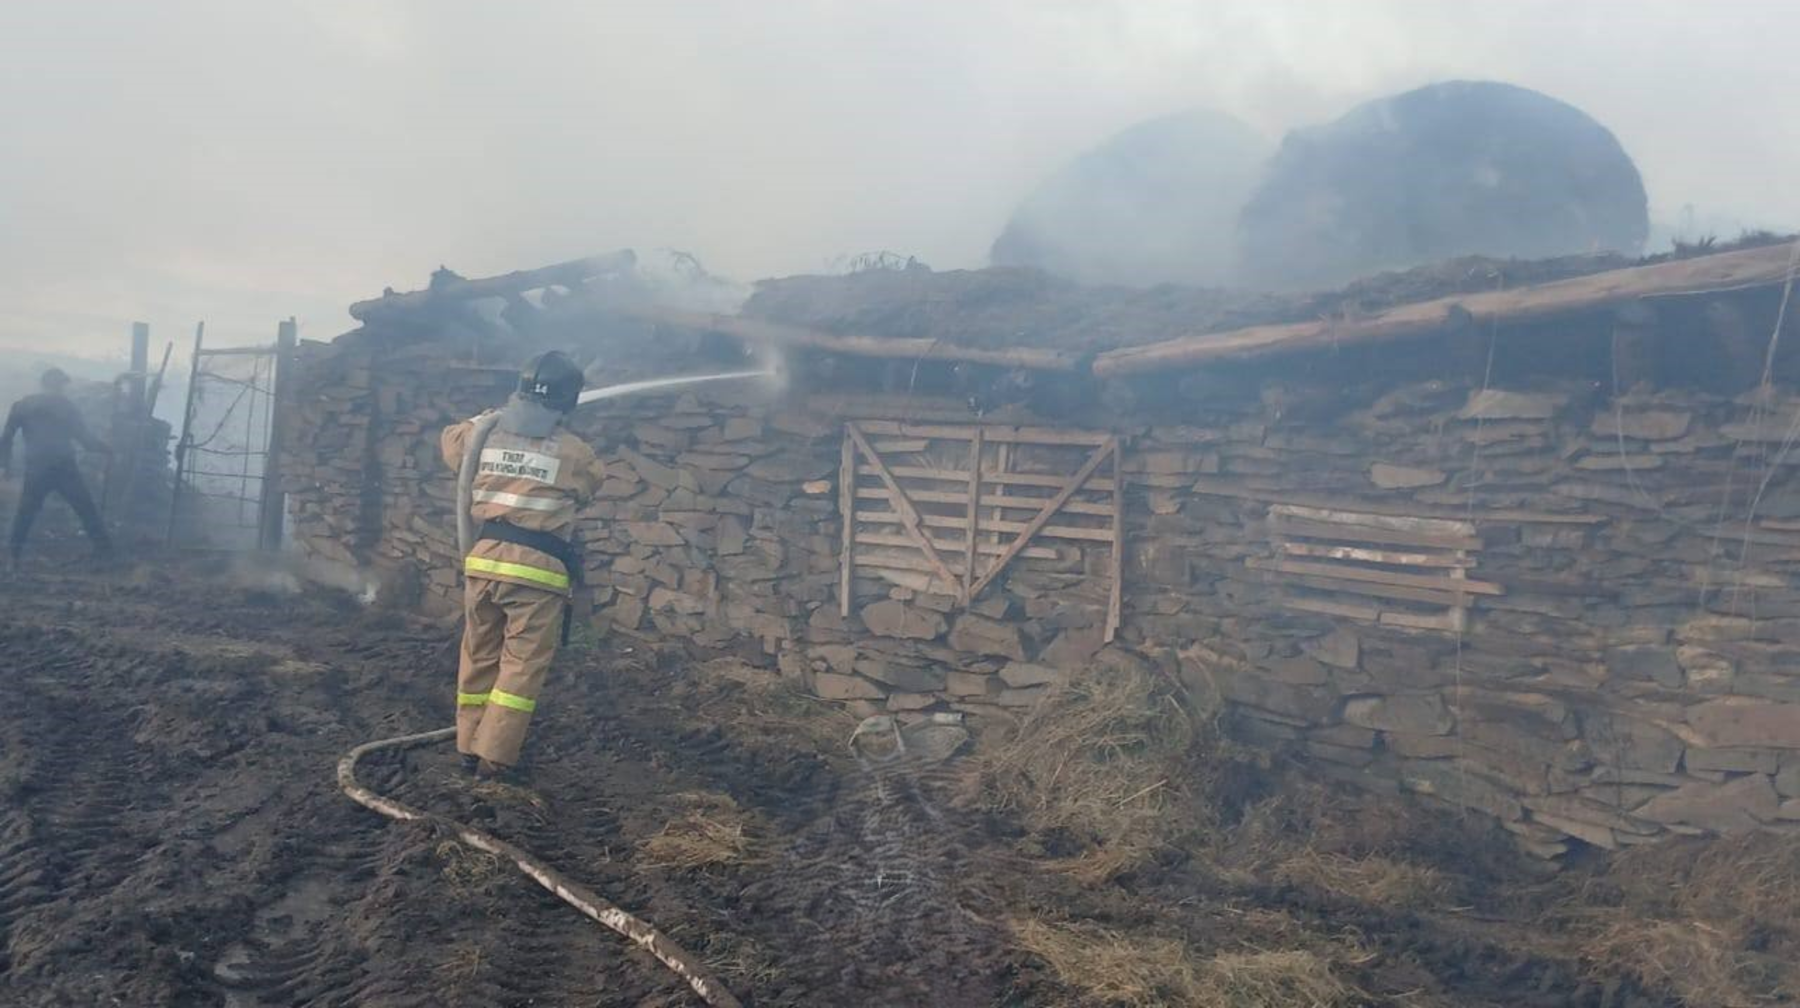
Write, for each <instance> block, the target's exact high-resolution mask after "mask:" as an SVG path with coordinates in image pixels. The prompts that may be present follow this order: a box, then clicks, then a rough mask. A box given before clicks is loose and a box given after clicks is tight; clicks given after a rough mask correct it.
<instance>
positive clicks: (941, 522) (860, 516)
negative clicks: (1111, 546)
mask: <svg viewBox="0 0 1800 1008" xmlns="http://www.w3.org/2000/svg"><path fill="white" fill-rule="evenodd" d="M856 520H857V521H859V522H865V523H867V524H871V525H904V524H905V522H904V521H903V520H902V518H901V516H900V515H899V514H898V513H896V512H893V511H858V512H857V513H856ZM918 520H919V523H920V524H921V525H925V526H927V527H930V528H946V529H960V530H964V531H966V530H967V529H968V527H969V523H968V519H966V518H959V517H957V516H956V515H940V514H931V513H929V512H920V513H919V515H918ZM981 527H982V528H983V529H985V530H986V531H989V532H1014V533H1023V532H1024V531H1025V529H1026V528H1028V527H1029V526H1028V525H1027V523H1025V522H1015V521H1003V522H1001V521H993V520H991V519H990V520H988V521H985V522H982V523H981ZM1039 534H1040V535H1042V536H1044V537H1045V538H1048V539H1073V540H1076V541H1077V542H1112V530H1111V529H1104V528H1080V527H1077V526H1073V525H1046V526H1044V528H1042V529H1041V530H1039Z"/></svg>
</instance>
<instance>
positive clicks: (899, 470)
mask: <svg viewBox="0 0 1800 1008" xmlns="http://www.w3.org/2000/svg"><path fill="white" fill-rule="evenodd" d="M888 471H889V472H890V473H892V474H894V475H895V476H898V477H900V478H901V479H928V480H941V481H943V482H945V483H962V484H967V483H968V482H969V474H968V473H967V472H964V471H963V470H961V469H934V468H931V467H929V466H889V467H888ZM857 473H858V474H859V475H863V476H877V475H880V474H879V473H877V472H876V471H875V467H874V466H862V467H860V468H859V469H857ZM981 480H982V482H983V483H996V484H1005V485H1008V486H1037V487H1054V488H1058V489H1060V488H1061V487H1062V485H1063V484H1064V483H1066V482H1068V479H1067V477H1064V476H1052V475H1050V474H1048V473H1010V472H993V473H984V474H983V475H982V477H981ZM1112 489H1113V481H1112V480H1110V479H1090V480H1088V482H1087V484H1086V485H1085V486H1083V487H1082V488H1081V490H1082V492H1084V493H1085V492H1087V491H1090V490H1091V491H1094V492H1096V493H1111V492H1112Z"/></svg>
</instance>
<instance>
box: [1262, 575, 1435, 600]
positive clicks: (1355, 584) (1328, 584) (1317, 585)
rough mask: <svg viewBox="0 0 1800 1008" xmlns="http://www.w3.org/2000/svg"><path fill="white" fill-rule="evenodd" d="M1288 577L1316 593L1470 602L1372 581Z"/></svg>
mask: <svg viewBox="0 0 1800 1008" xmlns="http://www.w3.org/2000/svg"><path fill="white" fill-rule="evenodd" d="M1287 576H1288V577H1289V578H1291V579H1292V580H1293V583H1294V584H1297V585H1299V586H1300V587H1302V588H1311V589H1313V590H1315V591H1325V592H1339V593H1342V594H1346V595H1372V596H1374V597H1376V598H1391V599H1401V600H1403V601H1406V602H1421V603H1424V604H1426V605H1440V606H1444V607H1446V608H1449V607H1453V606H1466V605H1468V604H1469V602H1470V599H1469V596H1467V595H1456V594H1452V593H1450V592H1445V591H1429V590H1427V589H1424V588H1405V587H1401V586H1399V585H1384V584H1376V583H1374V582H1372V581H1343V580H1339V579H1338V578H1330V577H1315V576H1312V575H1306V574H1289V575H1287Z"/></svg>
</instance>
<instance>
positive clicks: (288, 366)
mask: <svg viewBox="0 0 1800 1008" xmlns="http://www.w3.org/2000/svg"><path fill="white" fill-rule="evenodd" d="M298 345H299V327H298V326H297V325H296V324H295V322H294V320H293V319H291V318H290V319H288V320H287V321H286V322H283V323H281V325H280V326H278V327H277V328H276V331H275V368H274V376H273V384H274V390H273V391H274V394H273V396H271V399H272V401H271V402H270V404H269V443H268V454H266V455H264V456H263V474H262V498H261V500H260V501H259V504H260V505H261V511H260V514H259V515H258V521H257V536H256V543H257V547H258V548H259V549H262V550H264V551H265V552H273V551H275V550H278V549H280V548H281V532H282V525H283V523H284V522H285V520H286V518H287V495H286V494H284V493H282V490H281V461H282V458H281V456H282V438H283V437H285V436H286V432H287V420H288V413H289V412H291V410H292V408H293V397H294V391H293V389H294V373H293V372H294V368H293V360H294V351H295V349H296V347H297V346H298Z"/></svg>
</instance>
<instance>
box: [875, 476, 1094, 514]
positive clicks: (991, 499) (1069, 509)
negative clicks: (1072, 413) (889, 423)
mask: <svg viewBox="0 0 1800 1008" xmlns="http://www.w3.org/2000/svg"><path fill="white" fill-rule="evenodd" d="M993 476H994V474H993V473H982V474H981V479H982V481H983V482H988V481H990V480H991V479H992V478H993ZM856 496H858V497H861V498H863V499H865V500H887V499H888V492H887V488H885V487H859V488H857V491H856ZM906 496H908V497H910V498H912V500H913V501H914V502H915V503H918V504H961V503H963V502H965V501H966V500H967V499H968V498H967V495H965V494H960V493H944V492H943V491H941V490H914V489H913V488H912V487H907V488H906ZM1049 499H1050V498H1048V497H1019V496H1016V495H1011V494H982V495H981V506H982V507H991V508H998V509H1000V510H1003V511H1033V512H1035V511H1037V509H1038V508H1041V507H1043V506H1044V502H1045V501H1047V500H1049ZM1062 509H1063V511H1064V512H1065V513H1067V514H1078V515H1093V516H1094V517H1096V518H1111V517H1112V516H1113V506H1112V505H1111V504H1093V503H1089V502H1087V501H1074V500H1072V501H1069V502H1068V503H1067V504H1064V505H1063V506H1062ZM994 517H995V518H998V517H1000V516H999V515H998V514H996V515H994Z"/></svg>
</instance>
